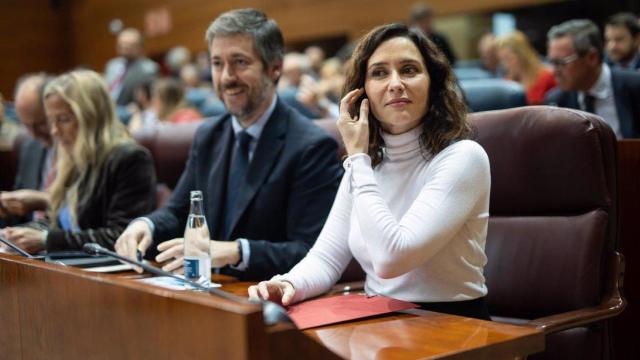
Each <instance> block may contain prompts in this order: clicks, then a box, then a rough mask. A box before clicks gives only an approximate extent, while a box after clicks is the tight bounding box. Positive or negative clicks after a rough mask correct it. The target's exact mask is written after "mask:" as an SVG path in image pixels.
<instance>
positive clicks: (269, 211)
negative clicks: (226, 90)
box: [149, 100, 342, 279]
mask: <svg viewBox="0 0 640 360" xmlns="http://www.w3.org/2000/svg"><path fill="white" fill-rule="evenodd" d="M232 132H233V130H232V127H231V116H230V115H229V114H225V115H222V116H221V117H218V118H215V119H213V120H210V121H208V122H207V123H205V124H203V125H202V126H201V127H200V128H199V129H198V130H197V131H196V135H195V138H194V141H193V145H192V147H191V152H190V153H189V159H188V162H187V165H186V168H185V170H184V172H183V173H182V176H181V177H180V180H179V181H178V184H177V185H176V188H175V190H174V192H173V195H172V197H171V199H170V200H169V203H168V205H167V206H166V207H165V208H162V209H159V210H157V211H155V212H154V213H153V214H151V215H150V216H149V218H150V219H151V221H153V223H154V224H155V232H154V241H155V242H156V244H157V243H158V242H161V241H164V240H168V239H171V238H175V237H182V236H183V233H184V228H185V224H186V220H187V216H188V212H189V202H190V200H189V192H190V191H191V190H202V192H203V196H204V199H205V202H204V204H205V214H206V217H207V222H208V225H209V231H210V234H211V238H212V239H221V237H222V234H221V232H222V230H221V228H222V221H223V219H224V199H225V191H226V182H227V174H228V167H229V158H230V152H231V145H233V135H232ZM336 154H337V144H336V142H335V141H334V140H333V138H331V137H330V136H329V135H328V134H327V133H326V132H324V131H323V130H321V129H320V128H318V127H316V126H315V125H313V124H312V123H311V122H310V121H309V120H308V119H306V118H304V117H303V116H302V115H300V114H299V113H298V112H297V111H295V110H293V109H291V108H289V107H288V106H286V105H285V104H283V103H282V102H281V100H278V103H277V105H276V108H275V110H274V112H273V114H272V116H271V118H270V119H269V120H268V122H267V124H266V125H265V127H264V129H263V131H262V134H261V136H260V139H259V140H258V144H257V146H256V149H255V152H254V155H253V159H252V161H251V163H250V165H249V168H248V170H247V176H246V180H245V182H244V183H242V184H240V185H238V186H239V190H238V191H239V193H238V195H237V198H236V204H237V206H236V211H235V214H233V220H232V225H231V236H230V238H231V239H237V238H246V239H248V240H249V244H250V251H251V254H250V260H249V264H248V268H247V270H246V271H242V272H240V271H236V270H234V269H231V268H230V267H226V268H224V269H222V272H223V273H225V274H230V275H233V276H236V277H239V278H241V279H268V278H270V277H271V276H273V275H275V274H278V273H285V272H287V271H288V270H289V269H291V267H293V265H295V264H296V263H297V262H298V261H300V260H301V259H302V258H303V257H304V256H305V254H306V253H307V251H308V250H309V248H310V247H311V246H312V245H313V243H314V242H315V240H316V238H317V236H318V234H319V233H320V230H321V228H322V226H323V225H324V222H325V220H326V217H327V215H328V213H329V209H330V208H331V205H332V203H333V199H334V197H335V194H336V191H337V189H338V184H339V181H340V177H341V175H342V168H341V166H340V164H339V161H338V158H337V156H336ZM224 240H228V239H224Z"/></svg>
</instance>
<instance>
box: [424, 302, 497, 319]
mask: <svg viewBox="0 0 640 360" xmlns="http://www.w3.org/2000/svg"><path fill="white" fill-rule="evenodd" d="M416 304H418V305H419V306H420V309H423V310H429V311H436V312H441V313H445V314H451V315H460V316H465V317H470V318H475V319H480V320H489V321H491V316H489V309H488V308H487V304H486V303H485V301H484V297H481V298H477V299H473V300H465V301H445V302H427V303H416Z"/></svg>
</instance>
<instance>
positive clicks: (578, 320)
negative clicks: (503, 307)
mask: <svg viewBox="0 0 640 360" xmlns="http://www.w3.org/2000/svg"><path fill="white" fill-rule="evenodd" d="M608 265H609V266H608V268H609V269H608V276H607V278H606V286H607V291H606V294H605V296H604V297H603V299H602V301H601V302H600V304H598V305H596V306H592V307H588V308H583V309H579V310H574V311H568V312H565V313H561V314H556V315H551V316H546V317H543V318H538V319H533V320H531V321H530V322H529V323H528V325H531V326H535V327H536V328H538V329H540V330H542V331H543V332H544V333H545V334H551V333H554V332H558V331H562V330H566V329H571V328H575V327H578V326H582V325H585V324H590V323H594V322H597V321H600V320H605V319H609V318H612V317H614V316H617V315H618V314H620V313H621V312H622V311H623V310H624V308H625V307H626V306H627V301H626V299H625V298H624V297H623V296H622V286H623V282H624V266H625V264H624V256H623V255H622V254H620V253H619V252H617V251H612V252H611V253H609V261H608Z"/></svg>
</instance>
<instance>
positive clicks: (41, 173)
mask: <svg viewBox="0 0 640 360" xmlns="http://www.w3.org/2000/svg"><path fill="white" fill-rule="evenodd" d="M50 79H51V77H50V76H49V75H48V74H45V73H39V74H27V75H24V76H22V77H21V78H20V79H19V80H18V82H17V84H16V90H15V95H14V99H15V107H16V113H17V115H18V118H19V119H20V122H21V123H22V125H23V126H24V127H25V129H27V132H28V133H29V135H30V137H29V138H27V139H26V140H25V141H24V142H23V143H22V145H21V146H20V158H19V159H18V170H17V173H16V179H15V182H14V187H13V188H14V191H8V192H2V193H0V217H1V218H3V221H4V225H9V224H19V223H24V222H27V221H30V220H32V219H33V216H34V215H35V216H36V217H38V218H42V217H44V210H46V208H47V206H48V204H49V195H48V194H47V193H46V190H47V188H49V186H50V185H51V184H52V183H53V180H54V179H55V173H56V171H55V148H54V140H53V138H52V136H51V133H50V129H49V123H48V122H47V116H46V114H45V111H44V105H43V103H42V93H43V91H44V86H45V85H46V83H47V82H48V81H50Z"/></svg>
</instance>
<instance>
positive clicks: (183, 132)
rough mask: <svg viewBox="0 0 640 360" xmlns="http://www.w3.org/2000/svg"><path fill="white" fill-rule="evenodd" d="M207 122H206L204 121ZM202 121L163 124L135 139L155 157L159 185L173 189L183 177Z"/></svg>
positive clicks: (137, 134)
mask: <svg viewBox="0 0 640 360" xmlns="http://www.w3.org/2000/svg"><path fill="white" fill-rule="evenodd" d="M204 121H206V120H204ZM201 124H202V121H196V122H190V123H184V124H161V125H159V126H157V127H154V128H149V129H143V130H142V131H140V132H138V133H136V134H135V135H134V138H135V139H136V141H138V143H140V145H142V146H144V147H146V148H147V149H149V152H151V155H152V156H153V161H154V165H155V168H156V176H157V179H158V183H164V184H166V185H167V186H168V187H169V188H171V189H173V188H174V187H175V186H176V184H177V183H178V179H180V175H182V171H183V170H184V167H185V165H186V162H187V157H188V156H189V150H190V149H191V143H192V141H193V137H194V135H195V132H196V129H197V128H198V126H200V125H201Z"/></svg>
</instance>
